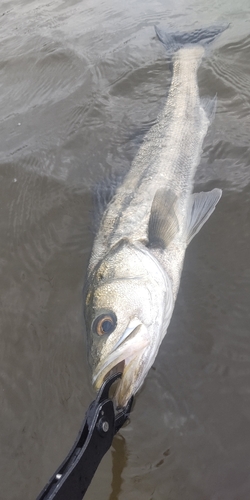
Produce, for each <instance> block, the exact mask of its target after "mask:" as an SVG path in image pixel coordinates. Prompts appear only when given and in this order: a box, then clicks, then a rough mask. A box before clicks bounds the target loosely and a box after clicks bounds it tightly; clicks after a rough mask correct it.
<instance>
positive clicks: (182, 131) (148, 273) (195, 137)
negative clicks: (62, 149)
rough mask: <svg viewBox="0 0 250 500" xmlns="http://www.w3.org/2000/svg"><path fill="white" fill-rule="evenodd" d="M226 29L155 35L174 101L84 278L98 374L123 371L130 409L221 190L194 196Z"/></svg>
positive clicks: (111, 209)
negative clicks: (216, 46)
mask: <svg viewBox="0 0 250 500" xmlns="http://www.w3.org/2000/svg"><path fill="white" fill-rule="evenodd" d="M226 27H227V26H225V25H223V26H213V27H211V28H209V29H206V30H196V31H194V32H193V33H177V34H174V33H165V32H163V31H161V30H160V29H158V28H156V34H157V36H158V38H159V39H160V41H161V42H162V43H163V44H164V45H165V47H166V48H167V50H168V51H169V52H171V54H173V77H172V82H171V87H170V90H169V94H168V99H167V101H166V104H165V106H164V107H163V109H162V111H161V112H160V114H159V116H158V119H157V122H156V123H155V125H153V126H152V128H151V129H150V130H149V132H148V133H147V134H146V136H145V138H144V141H143V144H142V146H141V147H140V149H139V151H138V153H137V155H136V157H135V159H134V161H133V163H132V166H131V169H130V171H129V172H128V173H127V175H126V177H125V179H124V181H123V183H122V185H121V186H120V187H119V188H118V189H117V191H116V194H115V196H114V197H113V199H112V200H111V202H110V203H109V205H108V206H107V208H106V211H105V212H104V215H103V218H102V220H101V223H100V227H99V231H98V233H97V235H96V238H95V241H94V245H93V250H92V254H91V257H90V262H89V266H88V270H87V280H86V285H85V312H84V315H85V322H86V330H87V339H88V356H89V361H90V364H91V367H92V380H93V384H94V386H95V388H96V389H98V388H100V386H101V385H102V383H103V381H104V380H105V378H106V377H107V375H108V374H109V373H111V372H113V371H116V370H117V371H118V370H119V371H120V370H121V369H122V372H123V374H122V379H121V381H120V382H119V384H118V387H117V389H116V393H115V401H116V404H117V406H124V405H125V404H126V403H127V401H128V400H129V398H130V397H131V395H132V394H135V393H136V392H137V391H138V389H139V388H140V387H141V385H142V383H143V381H144V379H145V377H146V375H147V373H148V371H149V369H150V367H151V366H152V364H153V362H154V360H155V357H156V355H157V352H158V350H159V346H160V344H161V342H162V340H163V338H164V336H165V334H166V331H167V328H168V325H169V323H170V319H171V316H172V313H173V309H174V304H175V300H176V296H177V292H178V288H179V282H180V276H181V271H182V266H183V259H184V255H185V251H186V248H187V245H188V243H189V242H190V241H191V240H192V238H193V237H194V236H195V234H197V232H198V231H199V230H200V228H201V227H202V226H203V224H204V223H205V222H206V220H207V219H208V218H209V216H210V215H211V214H212V212H213V211H214V209H215V206H216V204H217V203H218V201H219V199H220V197H221V194H222V193H221V190H220V189H213V190H212V191H209V192H201V193H198V194H192V188H193V179H194V174H195V171H196V168H197V166H198V164H199V161H200V156H201V151H202V143H203V139H204V137H205V135H206V133H207V129H208V126H209V123H210V121H211V118H212V116H213V114H214V111H215V104H216V103H215V99H209V98H206V99H200V97H199V90H198V85H197V70H198V67H199V65H200V62H201V59H202V57H203V54H204V51H205V47H206V45H207V44H208V43H210V42H211V41H212V40H213V39H214V38H215V37H216V36H217V35H218V34H219V33H221V32H222V31H224V29H226Z"/></svg>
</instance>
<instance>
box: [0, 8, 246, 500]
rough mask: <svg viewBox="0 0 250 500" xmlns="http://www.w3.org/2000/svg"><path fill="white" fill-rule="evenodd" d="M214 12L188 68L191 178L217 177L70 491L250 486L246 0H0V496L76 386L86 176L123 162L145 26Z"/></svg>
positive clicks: (29, 490)
mask: <svg viewBox="0 0 250 500" xmlns="http://www.w3.org/2000/svg"><path fill="white" fill-rule="evenodd" d="M215 20H227V21H229V22H230V23H231V26H230V28H229V29H228V30H227V32H225V33H224V34H223V35H222V36H221V38H220V39H218V41H216V43H215V44H214V47H213V51H211V52H210V54H209V55H208V57H207V59H205V60H204V61H203V63H202V66H201V68H200V70H199V86H200V93H201V95H210V96H214V95H215V94H217V98H218V105H217V113H216V116H215V120H214V122H213V124H212V126H211V128H210V131H209V133H208V135H207V137H206V140H205V144H204V153H203V156H202V159H201V165H200V167H199V170H198V172H197V176H196V186H195V187H196V190H203V189H205V190H208V189H211V188H213V187H215V186H216V187H220V188H222V189H223V198H222V200H221V201H220V203H219V205H218V207H217V209H216V212H215V213H214V215H213V216H212V217H211V219H210V220H209V221H208V223H207V224H206V225H205V227H204V228H203V229H202V231H201V232H200V233H199V235H198V236H197V237H195V239H194V240H193V241H192V243H191V244H190V247H189V248H188V251H187V254H186V259H185V266H184V270H183V275H182V281H181V287H180V292H179V296H178V300H177V304H176V308H175V312H174V316H173V319H172V322H171V326H170V328H169V332H168V335H167V337H166V338H165V340H164V342H163V344H162V346H161V349H160V353H159V355H158V357H157V359H156V362H155V364H154V367H153V368H152V369H151V370H150V372H149V375H148V377H147V380H146V382H145V384H144V387H143V389H142V391H141V392H140V394H139V395H138V397H137V398H136V404H135V408H134V412H133V414H132V416H131V424H130V425H129V426H127V427H126V428H125V429H123V430H122V432H121V433H120V435H119V436H117V437H116V438H115V441H114V446H113V448H112V449H111V450H110V452H109V453H108V454H107V455H106V456H105V458H104V460H103V462H102V463H101V465H100V467H99V469H98V471H97V474H96V476H95V478H94V481H93V483H92V485H91V487H90V489H89V490H88V493H87V495H86V499H87V500H91V499H93V498H95V499H96V500H98V499H104V498H105V499H109V500H118V499H119V500H124V499H129V500H135V499H136V500H140V499H143V500H146V499H148V500H166V499H167V500H180V499H183V500H248V499H249V496H250V475H249V463H250V439H249V424H250V422H249V420H250V390H249V378H250V364H249V361H250V338H249V337H250V331H249V323H250V313H249V299H250V291H249V290H250V252H249V248H250V226H249V220H250V168H249V159H250V149H249V144H250V113H249V111H250V85H249V82H250V69H249V58H250V10H249V3H248V1H247V0H239V1H238V2H233V1H231V0H227V1H226V0H224V1H222V0H221V1H220V2H218V1H211V2H209V3H207V2H205V1H204V0H188V1H186V0H185V1H183V0H178V1H176V0H175V1H173V0H169V1H167V2H166V1H163V0H150V1H149V0H138V1H137V2H133V1H132V0H127V1H126V2H123V1H121V0H113V1H110V0H107V1H105V2H100V1H97V0H85V1H83V0H79V1H77V0H68V1H63V0H54V1H48V2H47V3H45V2H42V1H41V0H33V1H32V0H11V1H7V0H6V1H5V2H2V3H1V5H0V37H1V45H0V55H1V57H0V71H1V75H0V82H1V98H0V99H1V115H0V116H1V121H0V128H1V133H0V137H1V148H0V177H1V183H0V191H1V192H0V204H1V211H0V241H1V251H0V265H1V287H0V300H1V314H0V322H1V347H0V362H1V371H0V398H1V399H0V401H1V415H0V449H1V456H0V471H1V472H0V477H1V494H0V497H1V500H32V499H34V498H35V497H36V496H37V494H38V493H39V491H40V490H41V488H42V487H43V486H44V484H45V483H46V481H47V480H48V478H49V477H50V476H51V474H52V473H53V472H54V471H55V469H56V468H57V466H58V465H59V464H60V462H61V461H62V459H63V458H64V457H65V455H66V453H67V452H68V450H69V449H70V447H71V445H72V444H73V442H74V439H75V437H76V435H77V432H78V429H79V427H80V424H81V421H82V419H83V415H84V412H85V409H86V408H87V406H88V404H89V403H90V401H91V399H92V398H93V393H92V390H91V387H90V382H89V372H88V367H87V363H86V357H85V344H84V326H83V317H82V287H83V283H84V273H85V270H86V265H87V261H88V257H89V255H90V251H91V245H92V241H93V232H92V231H91V224H92V222H91V221H92V212H93V204H92V191H93V187H94V186H95V185H97V184H98V183H100V182H102V181H103V179H105V178H106V179H109V178H110V179H113V178H114V177H116V176H120V175H122V174H123V173H124V172H126V171H127V169H128V168H129V165H130V163H131V160H132V159H133V157H134V155H135V153H136V151H137V148H138V147H139V140H138V139H139V138H140V137H141V133H142V131H144V130H145V129H147V127H148V126H149V125H150V124H151V123H153V121H154V119H155V117H156V115H157V113H158V111H159V109H160V108H161V105H162V103H163V102H164V99H165V96H166V92H167V88H168V86H169V82H170V78H171V71H170V68H169V66H168V64H167V61H166V59H165V54H164V49H163V47H162V46H161V45H160V44H159V43H158V42H157V41H156V40H155V36H154V30H153V25H154V24H159V23H161V24H162V25H164V24H168V26H169V27H170V28H172V29H173V30H174V29H192V28H196V27H200V26H202V25H206V26H207V25H209V24H210V23H213V22H214V21H215Z"/></svg>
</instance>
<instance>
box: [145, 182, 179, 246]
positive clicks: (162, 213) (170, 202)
mask: <svg viewBox="0 0 250 500" xmlns="http://www.w3.org/2000/svg"><path fill="white" fill-rule="evenodd" d="M176 202H177V196H176V195H175V194H174V193H173V191H171V190H170V189H158V191H156V193H155V196H154V199H153V203H152V207H151V213H150V218H149V223H148V240H149V242H148V246H149V247H151V248H162V249H164V248H166V247H167V246H168V245H169V243H170V242H171V241H172V239H173V238H174V236H175V235H176V234H177V232H178V231H179V224H178V218H177V215H176V212H175V208H176Z"/></svg>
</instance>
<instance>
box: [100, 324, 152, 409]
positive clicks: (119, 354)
mask: <svg viewBox="0 0 250 500" xmlns="http://www.w3.org/2000/svg"><path fill="white" fill-rule="evenodd" d="M149 345H150V339H149V333H148V329H147V327H146V326H145V325H143V324H142V323H140V324H139V325H138V326H137V327H136V328H135V329H134V330H133V332H132V333H130V335H129V336H128V337H127V338H125V340H124V341H123V342H122V343H121V344H120V345H119V346H118V347H116V346H115V348H114V349H112V351H111V352H110V354H109V355H108V356H107V357H106V358H105V359H104V360H102V361H101V362H100V363H99V364H98V365H97V367H96V369H95V371H94V373H93V377H92V381H93V385H94V386H95V388H96V389H99V388H100V387H101V385H102V383H103V381H104V380H105V379H106V378H107V376H108V375H109V373H110V372H111V370H114V369H116V367H117V365H118V366H119V365H120V364H121V363H122V362H123V363H124V367H123V373H122V379H121V381H120V382H119V384H118V387H117V390H116V393H115V395H114V399H115V403H116V406H119V407H123V406H125V405H126V404H127V402H128V401H129V399H130V398H131V396H132V395H133V394H135V393H136V392H137V390H138V389H139V387H140V385H141V384H142V382H143V380H144V378H145V376H146V374H147V371H148V370H146V371H145V370H144V364H143V362H142V360H143V359H144V358H145V354H146V352H147V351H148V347H149ZM117 371H119V368H118V370H117ZM144 371H145V375H144V376H143V373H144ZM140 381H141V382H140Z"/></svg>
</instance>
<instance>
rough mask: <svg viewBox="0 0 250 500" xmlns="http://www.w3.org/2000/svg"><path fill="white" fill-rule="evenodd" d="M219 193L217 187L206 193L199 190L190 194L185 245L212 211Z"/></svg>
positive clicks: (220, 192)
mask: <svg viewBox="0 0 250 500" xmlns="http://www.w3.org/2000/svg"><path fill="white" fill-rule="evenodd" d="M221 195H222V191H221V189H218V188H215V189H213V190H212V191H208V192H207V193H204V192H201V193H195V194H192V195H191V197H190V208H189V213H188V218H187V245H188V244H189V243H190V241H191V240H192V239H193V237H194V236H195V235H196V234H197V233H198V231H199V230H200V229H201V228H202V226H203V224H205V222H206V221H207V220H208V218H209V217H210V215H211V214H212V213H213V211H214V209H215V207H216V205H217V203H218V201H219V199H220V197H221Z"/></svg>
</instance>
